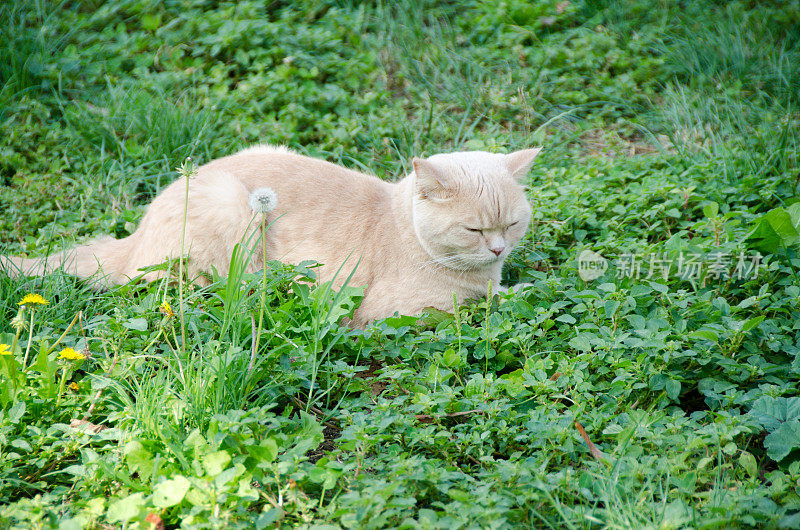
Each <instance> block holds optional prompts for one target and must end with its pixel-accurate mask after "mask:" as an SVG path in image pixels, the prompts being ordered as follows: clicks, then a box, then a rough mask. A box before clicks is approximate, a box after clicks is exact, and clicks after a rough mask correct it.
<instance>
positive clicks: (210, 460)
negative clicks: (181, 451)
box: [203, 451, 231, 477]
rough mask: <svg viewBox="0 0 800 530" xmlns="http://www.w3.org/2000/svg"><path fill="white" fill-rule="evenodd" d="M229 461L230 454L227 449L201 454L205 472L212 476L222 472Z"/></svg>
mask: <svg viewBox="0 0 800 530" xmlns="http://www.w3.org/2000/svg"><path fill="white" fill-rule="evenodd" d="M230 461H231V455H229V454H228V452H227V451H215V452H213V453H209V454H207V455H205V456H203V467H204V468H205V470H206V473H208V474H209V475H210V476H212V477H214V476H216V475H219V474H220V473H222V470H223V469H225V466H227V465H228V462H230Z"/></svg>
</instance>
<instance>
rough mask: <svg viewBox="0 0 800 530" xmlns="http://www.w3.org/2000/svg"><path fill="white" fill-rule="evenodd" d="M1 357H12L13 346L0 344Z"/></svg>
mask: <svg viewBox="0 0 800 530" xmlns="http://www.w3.org/2000/svg"><path fill="white" fill-rule="evenodd" d="M0 355H11V346H9V345H8V344H0Z"/></svg>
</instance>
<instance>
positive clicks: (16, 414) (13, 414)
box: [8, 401, 27, 423]
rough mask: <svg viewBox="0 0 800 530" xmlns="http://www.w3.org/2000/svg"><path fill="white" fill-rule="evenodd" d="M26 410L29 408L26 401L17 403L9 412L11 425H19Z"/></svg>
mask: <svg viewBox="0 0 800 530" xmlns="http://www.w3.org/2000/svg"><path fill="white" fill-rule="evenodd" d="M25 409H27V406H26V405H25V402H24V401H15V402H14V404H13V405H11V408H10V409H9V411H8V419H10V420H11V423H17V422H18V421H19V420H20V419H22V416H24V415H25Z"/></svg>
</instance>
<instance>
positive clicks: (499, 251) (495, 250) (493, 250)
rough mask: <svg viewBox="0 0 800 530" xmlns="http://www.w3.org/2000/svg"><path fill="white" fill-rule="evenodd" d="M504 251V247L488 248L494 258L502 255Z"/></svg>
mask: <svg viewBox="0 0 800 530" xmlns="http://www.w3.org/2000/svg"><path fill="white" fill-rule="evenodd" d="M505 249H506V247H504V246H500V247H492V248H490V249H489V250H491V251H492V252H494V255H495V256H499V255H500V254H502V253H503V251H504V250H505Z"/></svg>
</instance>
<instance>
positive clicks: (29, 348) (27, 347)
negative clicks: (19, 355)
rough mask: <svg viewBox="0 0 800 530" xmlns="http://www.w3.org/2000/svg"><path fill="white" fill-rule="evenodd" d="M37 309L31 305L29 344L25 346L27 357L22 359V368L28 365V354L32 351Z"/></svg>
mask: <svg viewBox="0 0 800 530" xmlns="http://www.w3.org/2000/svg"><path fill="white" fill-rule="evenodd" d="M35 312H36V311H35V310H34V309H33V307H31V324H30V326H29V327H28V345H27V346H26V347H25V357H24V358H23V359H22V369H23V370H24V369H25V368H27V366H28V354H29V353H30V352H31V343H32V342H33V314H34V313H35Z"/></svg>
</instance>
